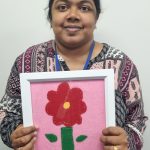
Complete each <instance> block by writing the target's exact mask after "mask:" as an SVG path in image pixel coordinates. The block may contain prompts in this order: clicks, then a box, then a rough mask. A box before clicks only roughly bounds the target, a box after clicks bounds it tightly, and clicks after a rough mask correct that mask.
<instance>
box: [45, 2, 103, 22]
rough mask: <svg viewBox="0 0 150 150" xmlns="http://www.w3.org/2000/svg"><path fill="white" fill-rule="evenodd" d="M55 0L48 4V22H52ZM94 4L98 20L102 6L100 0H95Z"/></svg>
mask: <svg viewBox="0 0 150 150" xmlns="http://www.w3.org/2000/svg"><path fill="white" fill-rule="evenodd" d="M53 2H54V0H49V4H48V16H47V18H48V20H49V21H51V20H52V11H51V10H52V5H53ZM94 4H95V6H96V17H97V19H98V17H99V14H100V13H101V5H100V0H94Z"/></svg>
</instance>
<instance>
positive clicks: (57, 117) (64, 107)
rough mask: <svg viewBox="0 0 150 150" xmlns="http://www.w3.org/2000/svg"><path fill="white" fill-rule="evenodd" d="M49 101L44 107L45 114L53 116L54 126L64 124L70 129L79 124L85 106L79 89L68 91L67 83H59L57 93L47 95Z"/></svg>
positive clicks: (52, 92)
mask: <svg viewBox="0 0 150 150" xmlns="http://www.w3.org/2000/svg"><path fill="white" fill-rule="evenodd" d="M47 98H48V100H49V102H48V104H47V105H46V108H45V109H46V112H47V114H48V115H51V116H53V123H54V124H55V125H61V124H64V125H65V126H67V127H71V126H73V125H74V124H76V123H77V124H81V123H82V118H81V114H83V113H84V112H86V109H87V108H86V104H85V103H84V102H83V101H82V98H83V93H82V90H81V89H80V88H72V89H70V87H69V84H68V83H67V82H63V83H61V84H60V85H59V86H58V88H57V91H49V92H48V93H47Z"/></svg>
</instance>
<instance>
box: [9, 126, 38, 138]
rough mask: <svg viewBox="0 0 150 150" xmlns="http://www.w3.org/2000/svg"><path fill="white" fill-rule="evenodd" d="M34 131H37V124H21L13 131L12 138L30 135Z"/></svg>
mask: <svg viewBox="0 0 150 150" xmlns="http://www.w3.org/2000/svg"><path fill="white" fill-rule="evenodd" d="M34 131H36V128H35V126H30V127H23V126H20V127H18V128H17V129H16V130H15V131H14V132H13V133H12V135H11V139H17V138H19V137H22V136H25V135H28V134H30V133H32V132H34Z"/></svg>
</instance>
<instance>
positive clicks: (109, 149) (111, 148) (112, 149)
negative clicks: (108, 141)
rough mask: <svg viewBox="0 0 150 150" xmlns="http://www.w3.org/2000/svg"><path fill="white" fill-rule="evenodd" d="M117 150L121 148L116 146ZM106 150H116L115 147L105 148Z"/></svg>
mask: <svg viewBox="0 0 150 150" xmlns="http://www.w3.org/2000/svg"><path fill="white" fill-rule="evenodd" d="M115 147H116V148H117V150H121V149H120V147H119V146H115ZM104 150H115V148H114V146H108V145H106V146H104Z"/></svg>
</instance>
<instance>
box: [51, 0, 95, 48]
mask: <svg viewBox="0 0 150 150" xmlns="http://www.w3.org/2000/svg"><path fill="white" fill-rule="evenodd" d="M51 12H52V20H51V25H52V28H53V31H54V34H55V39H56V40H57V41H58V42H60V43H61V44H63V45H66V46H71V47H72V46H79V45H82V44H84V43H86V42H89V41H91V40H92V39H93V31H94V29H95V24H96V21H97V19H96V7H95V4H94V2H93V0H54V2H53V5H52V11H51Z"/></svg>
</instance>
